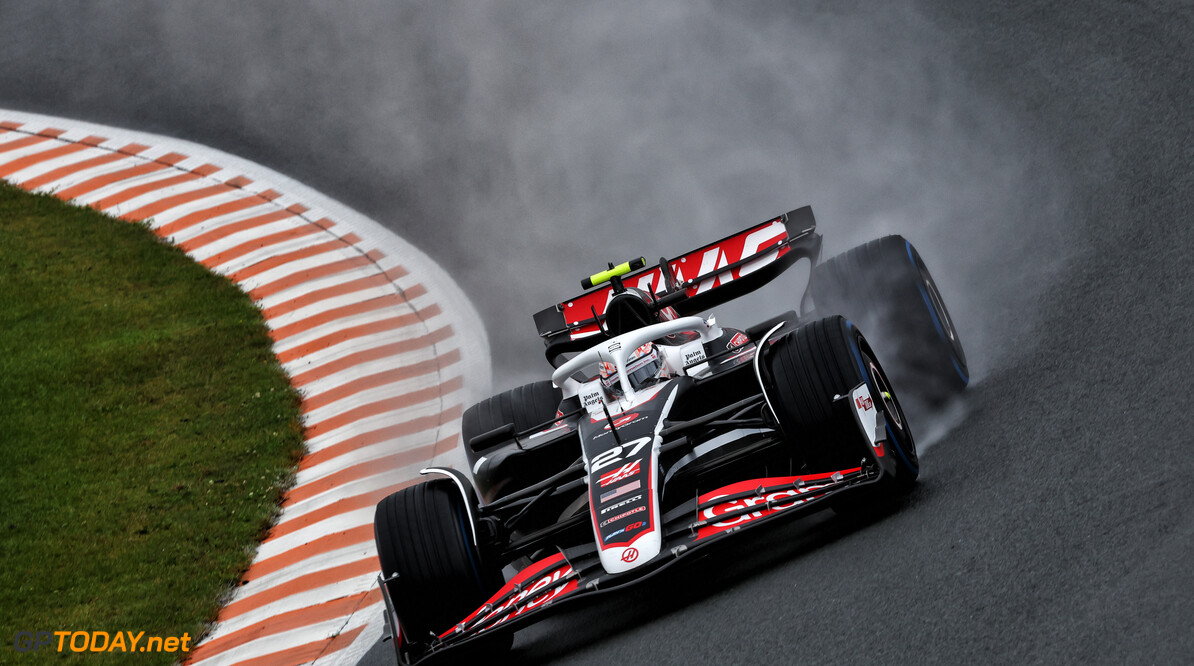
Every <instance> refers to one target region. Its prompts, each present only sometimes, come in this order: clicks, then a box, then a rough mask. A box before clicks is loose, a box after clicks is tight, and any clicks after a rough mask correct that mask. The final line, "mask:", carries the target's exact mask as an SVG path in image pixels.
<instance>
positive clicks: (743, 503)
mask: <svg viewBox="0 0 1194 666" xmlns="http://www.w3.org/2000/svg"><path fill="white" fill-rule="evenodd" d="M855 471H858V468H857V467H855V468H853V469H845V470H841V472H842V473H843V474H849V473H851V472H855ZM832 474H833V473H829V474H812V475H807V476H803V477H799V476H785V477H776V478H768V479H752V480H750V481H741V482H738V483H734V484H730V485H728V486H726V487H724V488H719V489H717V490H714V491H712V492H710V493H706V494H704V495H701V496H700V497H699V498H698V501H699V502H700V503H702V504H704V503H706V502H709V501H711V500H714V499H717V498H718V497H722V496H728V495H733V494H735V493H739V492H742V491H744V490H753V489H755V488H773V487H777V486H786V487H784V488H782V489H779V490H775V491H773V492H769V493H767V494H765V495H763V496H761V497H760V496H752V497H745V498H741V499H736V500H733V501H727V502H725V503H722V504H717V505H714V506H711V507H709V508H707V509H704V510H702V511H701V519H702V520H706V521H715V519H716V518H717V517H719V516H723V515H725V514H727V513H731V512H736V511H740V510H742V509H745V508H750V507H758V508H757V509H756V510H754V511H751V512H749V513H744V514H741V515H737V516H733V517H730V518H726V519H725V520H720V521H715V522H710V523H709V524H708V525H705V526H704V527H702V528H700V529H699V530H698V531H697V540H698V541H699V540H701V539H705V538H708V537H711V536H714V535H716V534H719V533H721V532H724V531H726V530H728V529H730V528H732V527H735V526H738V525H745V524H746V523H749V522H751V521H754V520H758V519H759V518H763V517H766V516H769V515H771V514H773V513H779V512H780V511H785V510H787V509H791V508H792V507H795V506H799V505H801V504H804V503H805V502H807V501H809V499H811V498H809V497H806V495H807V494H808V493H810V492H813V491H815V490H818V489H820V488H824V487H825V484H824V483H821V484H817V483H811V482H815V481H828V479H829V477H830V476H832ZM800 480H803V481H804V482H805V485H803V486H794V485H793V484H794V483H795V482H797V481H800ZM814 494H815V493H814ZM768 502H770V503H771V506H770V508H768Z"/></svg>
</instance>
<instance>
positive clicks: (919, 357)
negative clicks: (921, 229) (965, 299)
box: [809, 236, 970, 405]
mask: <svg viewBox="0 0 1194 666" xmlns="http://www.w3.org/2000/svg"><path fill="white" fill-rule="evenodd" d="M809 285H810V292H811V294H812V299H813V303H814V304H815V306H816V310H817V312H818V313H820V314H821V315H827V314H840V315H843V316H845V317H847V318H849V319H850V321H852V322H854V323H855V324H856V325H858V327H859V328H861V329H862V330H864V331H866V333H867V338H868V339H869V340H870V342H871V344H873V345H874V347H875V349H876V350H878V353H879V354H880V355H881V356H882V357H883V358H884V359H887V361H888V367H889V370H890V372H891V376H892V379H893V381H894V382H895V384H896V385H897V386H899V387H900V388H901V390H902V391H903V393H904V395H905V397H916V398H917V399H918V400H921V401H924V402H926V403H927V404H929V405H936V404H940V403H941V402H943V401H945V400H946V399H948V398H949V397H950V396H951V395H953V394H955V393H957V392H958V391H960V390H962V389H963V388H965V386H966V385H967V384H968V383H969V381H970V369H969V367H968V366H967V364H966V353H965V351H964V350H963V348H962V342H961V340H960V339H959V338H958V332H957V329H956V328H955V326H954V323H953V319H952V318H951V317H950V314H949V311H948V309H946V307H945V301H944V300H943V299H942V297H941V292H940V291H939V290H938V289H937V284H936V283H935V282H934V281H933V277H932V275H930V274H929V269H928V268H927V267H926V266H925V263H924V260H922V259H921V257H920V253H918V252H917V251H916V248H915V247H913V246H912V244H911V243H909V242H908V241H907V240H905V239H904V238H903V237H902V236H885V237H883V238H879V239H877V240H873V241H871V242H869V243H866V244H864V245H860V246H858V247H856V248H854V249H852V250H849V251H847V252H844V253H842V254H839V255H837V256H836V257H833V258H832V259H829V260H828V261H825V262H823V263H821V264H820V265H818V266H817V267H816V268H814V269H813V272H812V276H811V277H810V283H809Z"/></svg>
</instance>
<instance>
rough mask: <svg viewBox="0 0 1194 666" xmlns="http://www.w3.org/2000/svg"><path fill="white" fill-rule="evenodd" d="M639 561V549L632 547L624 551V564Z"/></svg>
mask: <svg viewBox="0 0 1194 666" xmlns="http://www.w3.org/2000/svg"><path fill="white" fill-rule="evenodd" d="M637 559H638V548H634V547H631V548H627V549H626V550H624V551H622V561H623V562H633V561H635V560H637Z"/></svg>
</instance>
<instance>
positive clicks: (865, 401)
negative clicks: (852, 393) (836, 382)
mask: <svg viewBox="0 0 1194 666" xmlns="http://www.w3.org/2000/svg"><path fill="white" fill-rule="evenodd" d="M854 404H856V405H858V408H859V409H861V410H862V411H864V412H867V411H870V410H871V409H874V407H875V403H874V402H872V401H871V399H870V398H854Z"/></svg>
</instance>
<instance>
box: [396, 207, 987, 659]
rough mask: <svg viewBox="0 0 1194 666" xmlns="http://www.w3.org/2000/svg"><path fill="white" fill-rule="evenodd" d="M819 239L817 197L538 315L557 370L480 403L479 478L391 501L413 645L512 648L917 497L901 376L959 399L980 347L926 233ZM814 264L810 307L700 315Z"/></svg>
mask: <svg viewBox="0 0 1194 666" xmlns="http://www.w3.org/2000/svg"><path fill="white" fill-rule="evenodd" d="M820 253H821V236H820V235H819V234H818V233H817V231H816V224H815V221H814V219H813V214H812V210H811V209H810V208H808V207H805V208H801V209H798V210H794V211H791V212H789V213H787V214H785V215H781V216H779V217H777V218H775V219H772V220H768V221H767V222H764V223H762V224H759V225H756V226H753V227H750V228H748V229H746V230H744V231H742V232H740V233H737V234H735V235H733V236H730V237H728V238H725V239H723V240H720V241H718V242H716V243H713V244H710V245H707V246H705V247H702V248H700V249H697V250H695V251H693V252H689V253H687V254H684V255H681V256H679V257H677V258H675V259H671V260H668V259H663V258H661V259H660V261H659V263H658V264H657V265H648V264H647V262H646V261H645V260H643V259H639V260H636V261H633V262H627V263H625V264H622V265H621V266H617V267H614V266H612V265H611V266H610V270H608V271H605V272H603V273H598V274H597V275H594V276H591V277H590V278H588V279H586V280H584V281H582V287H583V288H584V289H587V290H588V291H586V292H585V293H583V294H581V295H580V296H577V297H576V298H573V299H570V300H567V301H564V302H561V303H559V304H558V305H554V306H552V307H549V308H547V309H545V310H543V311H542V312H539V313H538V314H536V315H535V322H536V325H537V327H538V330H539V333H540V335H541V336H542V337H543V340H544V342H545V344H546V348H547V350H546V353H547V358H548V361H549V362H550V363H551V364H552V366H553V367H554V368H555V370H554V372H552V374H551V379H550V381H540V382H535V383H532V384H528V385H526V386H521V387H519V388H516V389H513V390H510V391H506V392H504V393H501V394H499V395H496V396H493V397H491V398H488V399H486V400H483V401H482V402H480V403H478V404H477V405H474V406H473V407H471V408H469V409H468V410H467V411H466V412H465V413H464V420H463V426H462V427H463V437H462V439H463V442H464V447H465V451H466V454H467V457H468V460H469V463H470V464H471V466H472V469H471V472H472V474H471V475H470V474H467V473H465V472H461V471H457V470H453V469H448V468H429V469H425V470H423V473H424V474H426V475H429V476H432V477H434V478H431V479H429V480H427V481H424V482H422V483H418V484H416V485H412V486H409V487H406V488H403V489H402V490H400V491H398V492H396V493H394V494H393V495H390V496H389V497H387V498H385V499H384V500H382V502H380V503H379V504H378V505H377V512H376V515H375V522H374V529H375V534H376V539H377V550H378V556H379V559H380V562H381V569H382V572H381V575H380V576H379V578H378V582H379V585H380V586H381V589H382V593H383V597H384V599H385V601H386V619H387V621H388V623H389V626H390V629H391V634H392V636H393V643H394V646H395V649H396V651H397V655H398V660H399V661H400V662H401V663H407V664H409V663H414V662H417V661H420V660H421V659H424V658H427V657H431V656H435V655H439V654H443V653H447V652H451V653H455V654H459V653H457V649H458V648H459V649H466V646H470V645H471V646H473V647H474V648H477V647H479V646H480V647H483V648H484V649H485V650H486V651H487V652H486V653H487V654H489V655H492V654H493V652H492V651H493V650H495V649H508V648H509V646H510V641H511V640H512V635H513V632H514V631H515V630H516V629H517V628H518V627H520V626H523V625H525V624H527V623H529V622H534V621H536V620H538V619H540V618H542V617H543V616H544V615H545V614H546V613H550V612H552V611H553V610H555V609H558V608H560V607H562V606H565V605H568V604H570V603H572V602H576V601H580V600H582V599H586V598H589V597H592V596H594V595H597V594H603V593H606V592H610V591H612V590H616V589H618V588H620V587H622V586H625V585H628V584H631V583H634V582H637V581H640V580H643V579H644V578H646V577H648V576H651V575H653V574H655V573H657V572H659V571H661V570H663V569H665V568H667V567H668V566H670V565H672V564H673V563H675V562H678V561H681V560H684V559H685V558H686V557H689V556H691V555H692V554H693V553H696V552H698V551H701V550H702V549H703V548H705V547H706V546H708V545H710V544H714V543H717V542H719V541H721V540H723V539H729V538H733V537H734V535H735V534H736V533H738V532H741V531H742V530H747V529H752V528H755V527H758V526H760V525H763V524H767V523H771V522H773V521H775V520H779V519H781V518H793V517H796V516H801V515H807V514H809V513H811V512H814V511H818V510H821V509H823V508H826V507H833V508H835V509H837V510H839V511H866V510H870V509H874V508H882V507H884V506H890V505H891V504H892V503H893V502H894V501H896V500H897V499H898V498H899V497H900V496H901V495H904V494H906V493H907V492H908V491H909V490H910V489H911V488H912V487H913V484H914V483H915V482H916V478H917V476H918V474H919V461H918V459H917V455H916V445H915V443H914V442H913V438H912V432H911V430H910V429H909V425H908V423H907V420H906V417H905V413H904V410H903V409H901V407H900V400H899V398H898V397H897V393H896V390H895V389H896V387H899V388H900V389H901V391H903V392H904V393H903V394H904V395H911V394H915V395H916V397H917V399H918V400H925V401H927V402H929V403H932V402H934V401H940V400H943V399H945V398H947V397H948V396H949V395H950V394H951V393H954V392H956V391H958V390H960V389H962V388H963V387H964V386H965V385H966V384H967V382H968V375H967V366H966V358H965V356H964V354H963V351H962V347H961V344H960V342H959V340H958V336H957V333H956V331H955V329H954V326H953V323H952V321H951V319H950V317H949V314H948V313H947V311H946V308H945V305H944V303H943V302H942V299H941V295H940V293H939V292H938V290H937V287H936V285H935V284H934V283H933V280H932V278H931V277H930V275H929V272H928V269H926V268H925V265H924V262H923V261H921V259H920V256H919V255H918V254H917V252H916V250H915V249H914V248H913V247H912V245H911V244H910V243H908V242H907V241H906V240H904V239H903V238H901V237H899V236H888V237H885V238H881V239H878V240H875V241H872V242H870V243H867V244H865V245H862V246H860V247H857V248H855V249H853V250H850V251H848V252H846V253H844V254H842V255H839V256H837V257H834V258H833V259H830V260H829V261H826V262H820ZM801 259H806V260H808V261H809V262H810V263H811V264H812V265H813V269H812V271H811V273H810V277H809V284H808V286H807V287H806V288H805V291H804V293H803V297H802V298H801V299H800V309H801V311H800V312H797V311H788V312H783V313H781V314H779V315H777V316H773V317H771V318H770V319H767V320H766V321H763V322H762V323H758V324H756V325H754V326H750V327H749V328H745V329H742V330H736V329H731V328H727V327H723V326H721V325H720V324H719V323H718V322H717V321H716V319H715V318H714V317H712V316H708V317H702V316H697V315H698V314H700V313H703V312H705V311H707V310H708V309H709V308H711V307H714V306H716V305H717V304H720V303H724V302H726V301H728V300H730V299H733V298H737V297H739V296H741V295H743V294H746V293H748V292H750V291H753V290H755V289H757V288H759V287H761V286H762V285H764V284H766V283H768V282H770V281H771V280H773V279H774V278H776V277H777V276H779V275H780V274H781V273H783V272H784V271H785V270H786V269H787V268H789V267H791V266H792V265H793V264H795V263H796V262H797V261H799V260H801ZM794 300H795V299H794ZM793 305H795V303H793ZM863 330H866V331H867V333H868V335H870V336H872V337H871V338H868V337H864V336H863V332H862V331H863ZM871 339H873V340H874V343H875V344H874V346H872V343H871V342H870V340H871ZM876 349H878V350H879V351H880V352H882V353H883V355H884V358H891V357H889V356H887V354H892V355H894V356H895V357H897V358H898V360H899V363H898V367H899V368H901V374H899V375H890V374H888V373H886V372H885V371H884V368H883V366H882V365H880V362H879V356H880V354H877V353H876ZM896 365H897V364H895V363H892V366H893V367H896Z"/></svg>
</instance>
